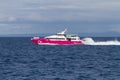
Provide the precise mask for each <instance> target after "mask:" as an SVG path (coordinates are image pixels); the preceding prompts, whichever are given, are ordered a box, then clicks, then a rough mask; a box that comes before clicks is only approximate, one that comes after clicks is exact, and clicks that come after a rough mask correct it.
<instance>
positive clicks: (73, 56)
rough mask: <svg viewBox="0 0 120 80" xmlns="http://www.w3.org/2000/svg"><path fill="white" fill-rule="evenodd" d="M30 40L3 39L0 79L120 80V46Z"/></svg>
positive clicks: (100, 39) (100, 38) (25, 38)
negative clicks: (48, 44)
mask: <svg viewBox="0 0 120 80" xmlns="http://www.w3.org/2000/svg"><path fill="white" fill-rule="evenodd" d="M30 39H31V38H30V37H3V38H2V37H1V38H0V80H120V46H119V45H77V46H75V45H74V46H40V45H35V44H34V43H32V42H31V40H30ZM93 39H94V40H96V41H107V40H113V39H114V38H110V37H109V38H105V37H99V38H93ZM118 40H119V38H118Z"/></svg>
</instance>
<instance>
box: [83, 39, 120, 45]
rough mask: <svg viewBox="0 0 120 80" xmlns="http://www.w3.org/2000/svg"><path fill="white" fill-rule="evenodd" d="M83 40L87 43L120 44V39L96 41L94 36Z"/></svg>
mask: <svg viewBox="0 0 120 80" xmlns="http://www.w3.org/2000/svg"><path fill="white" fill-rule="evenodd" d="M83 42H84V44H85V45H120V41H118V40H111V41H94V40H93V39H92V38H84V39H83Z"/></svg>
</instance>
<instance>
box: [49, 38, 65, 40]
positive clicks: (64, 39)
mask: <svg viewBox="0 0 120 80" xmlns="http://www.w3.org/2000/svg"><path fill="white" fill-rule="evenodd" d="M48 39H55V40H65V38H48Z"/></svg>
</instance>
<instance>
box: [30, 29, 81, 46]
mask: <svg viewBox="0 0 120 80" xmlns="http://www.w3.org/2000/svg"><path fill="white" fill-rule="evenodd" d="M66 31H67V29H65V30H64V31H62V32H60V33H57V34H56V35H51V36H47V37H44V38H40V37H33V38H31V41H32V42H33V43H35V44H37V45H81V44H83V41H82V40H81V39H80V38H79V37H78V36H77V35H74V34H66V33H65V32H66Z"/></svg>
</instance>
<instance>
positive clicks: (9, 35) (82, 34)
mask: <svg viewBox="0 0 120 80" xmlns="http://www.w3.org/2000/svg"><path fill="white" fill-rule="evenodd" d="M54 34H56V33H44V34H43V33H36V34H5V35H0V37H34V36H39V37H45V36H49V35H54ZM68 34H69V33H68ZM72 34H74V33H72ZM76 34H78V36H80V37H120V32H103V33H76Z"/></svg>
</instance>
